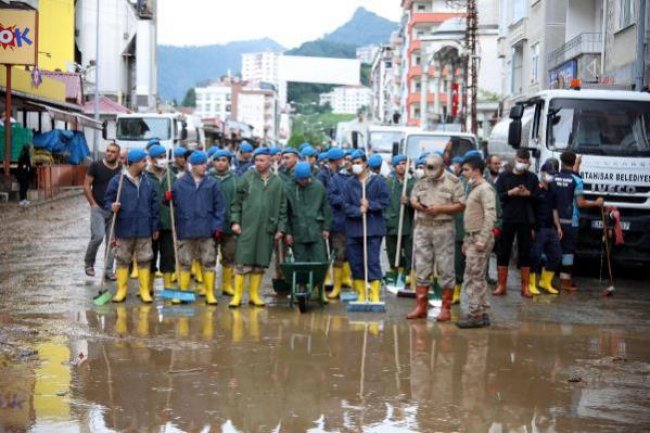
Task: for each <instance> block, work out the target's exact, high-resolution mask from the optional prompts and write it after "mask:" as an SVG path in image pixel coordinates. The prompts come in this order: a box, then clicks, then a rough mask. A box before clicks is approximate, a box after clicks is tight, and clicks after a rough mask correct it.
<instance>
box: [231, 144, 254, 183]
mask: <svg viewBox="0 0 650 433" xmlns="http://www.w3.org/2000/svg"><path fill="white" fill-rule="evenodd" d="M252 156H253V145H252V144H250V143H249V142H248V141H242V142H241V144H240V145H239V158H238V159H237V169H236V170H235V173H236V174H237V177H239V176H242V175H243V174H244V173H246V172H247V171H248V170H249V169H250V168H251V167H252V166H253V160H252Z"/></svg>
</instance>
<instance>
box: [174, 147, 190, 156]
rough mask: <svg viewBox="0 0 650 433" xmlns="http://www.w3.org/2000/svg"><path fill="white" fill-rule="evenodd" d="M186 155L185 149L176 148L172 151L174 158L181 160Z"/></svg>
mask: <svg viewBox="0 0 650 433" xmlns="http://www.w3.org/2000/svg"><path fill="white" fill-rule="evenodd" d="M186 153H187V149H185V148H184V147H177V148H176V150H174V158H181V157H183V156H185V154H186Z"/></svg>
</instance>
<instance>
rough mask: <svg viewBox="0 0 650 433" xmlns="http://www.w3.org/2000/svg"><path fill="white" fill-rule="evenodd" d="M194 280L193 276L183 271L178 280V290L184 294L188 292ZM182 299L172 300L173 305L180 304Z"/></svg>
mask: <svg viewBox="0 0 650 433" xmlns="http://www.w3.org/2000/svg"><path fill="white" fill-rule="evenodd" d="M191 280H192V274H191V273H189V272H187V271H181V275H180V278H179V279H178V288H179V289H180V290H182V291H184V292H187V291H188V290H189V289H190V281H191ZM180 303H181V300H180V299H172V304H180Z"/></svg>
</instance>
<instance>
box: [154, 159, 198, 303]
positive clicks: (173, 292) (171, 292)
mask: <svg viewBox="0 0 650 433" xmlns="http://www.w3.org/2000/svg"><path fill="white" fill-rule="evenodd" d="M171 190H172V176H171V173H170V172H169V167H167V191H168V192H171ZM169 216H170V219H171V225H172V240H173V242H174V260H175V268H176V275H177V276H178V279H179V281H180V275H181V274H180V272H181V265H180V263H179V262H178V238H177V237H176V221H175V218H174V198H173V197H172V199H171V200H170V201H169ZM162 298H163V299H171V300H179V301H182V302H194V301H196V292H194V291H189V290H188V291H185V290H179V289H174V288H172V287H165V288H163V291H162Z"/></svg>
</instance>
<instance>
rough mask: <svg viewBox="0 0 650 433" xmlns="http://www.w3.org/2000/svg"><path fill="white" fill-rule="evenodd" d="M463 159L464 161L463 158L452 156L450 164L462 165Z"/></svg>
mask: <svg viewBox="0 0 650 433" xmlns="http://www.w3.org/2000/svg"><path fill="white" fill-rule="evenodd" d="M464 159H465V158H464V157H463V158H461V157H460V156H454V157H453V158H451V163H452V164H462V163H463V160H464Z"/></svg>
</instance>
